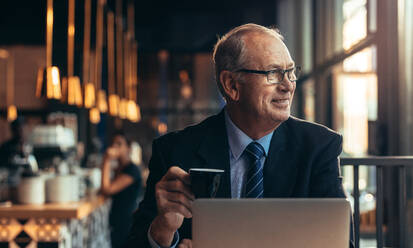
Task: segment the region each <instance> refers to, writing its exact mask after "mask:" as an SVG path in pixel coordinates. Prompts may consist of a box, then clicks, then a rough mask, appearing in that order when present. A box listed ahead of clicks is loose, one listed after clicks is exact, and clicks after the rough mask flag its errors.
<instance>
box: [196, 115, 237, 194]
mask: <svg viewBox="0 0 413 248" xmlns="http://www.w3.org/2000/svg"><path fill="white" fill-rule="evenodd" d="M216 117H217V118H215V120H213V121H212V123H211V125H209V128H207V130H206V132H205V138H204V140H203V141H202V143H201V145H200V147H199V150H198V154H199V156H201V157H202V159H203V160H204V161H205V165H204V168H214V169H221V170H225V172H224V175H223V177H222V178H221V183H220V186H219V189H218V192H217V198H231V180H230V165H229V146H228V138H227V131H226V128H225V119H224V118H225V116H224V111H221V112H220V113H219V114H218V115H217V116H216Z"/></svg>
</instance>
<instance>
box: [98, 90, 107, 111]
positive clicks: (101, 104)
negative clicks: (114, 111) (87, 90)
mask: <svg viewBox="0 0 413 248" xmlns="http://www.w3.org/2000/svg"><path fill="white" fill-rule="evenodd" d="M97 107H98V109H99V111H100V112H101V113H106V112H108V102H107V100H106V92H105V91H104V90H99V91H98V102H97Z"/></svg>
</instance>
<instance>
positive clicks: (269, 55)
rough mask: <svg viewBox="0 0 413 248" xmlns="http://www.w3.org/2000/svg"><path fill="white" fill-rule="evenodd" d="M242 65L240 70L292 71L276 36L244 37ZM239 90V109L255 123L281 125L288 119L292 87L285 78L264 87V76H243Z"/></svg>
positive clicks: (291, 66)
mask: <svg viewBox="0 0 413 248" xmlns="http://www.w3.org/2000/svg"><path fill="white" fill-rule="evenodd" d="M244 41H245V47H246V60H245V61H246V62H245V65H244V66H243V67H244V69H250V70H265V71H268V70H273V69H277V68H279V69H283V70H286V69H290V68H293V67H294V66H295V65H294V61H293V60H292V59H291V56H290V53H289V52H288V49H287V47H286V46H285V45H284V43H283V42H282V41H281V40H280V39H279V38H277V37H274V36H271V35H268V34H261V33H250V34H247V35H246V36H245V37H244ZM241 73H242V74H241V75H240V76H241V80H240V81H242V82H240V84H239V87H240V91H239V100H238V102H237V104H239V107H240V108H241V109H242V110H243V111H244V112H245V114H248V115H250V116H252V117H254V119H256V120H257V121H269V122H270V123H275V124H278V123H281V122H283V121H285V120H287V119H288V118H289V116H290V107H291V102H292V99H293V96H294V91H295V87H296V84H295V82H290V81H289V80H288V79H287V76H286V75H285V77H284V79H283V81H282V82H280V83H278V84H268V82H267V76H266V75H261V74H251V73H243V72H241Z"/></svg>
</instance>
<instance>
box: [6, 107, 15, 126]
mask: <svg viewBox="0 0 413 248" xmlns="http://www.w3.org/2000/svg"><path fill="white" fill-rule="evenodd" d="M16 119H17V108H16V106H15V105H10V106H9V107H7V120H8V121H9V122H12V121H14V120H16Z"/></svg>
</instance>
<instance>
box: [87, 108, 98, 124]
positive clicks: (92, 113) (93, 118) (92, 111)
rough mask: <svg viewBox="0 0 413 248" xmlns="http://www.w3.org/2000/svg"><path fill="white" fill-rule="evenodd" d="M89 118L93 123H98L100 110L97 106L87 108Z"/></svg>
mask: <svg viewBox="0 0 413 248" xmlns="http://www.w3.org/2000/svg"><path fill="white" fill-rule="evenodd" d="M89 120H90V122H91V123H93V124H98V123H99V122H100V112H99V109H98V108H91V109H90V110H89Z"/></svg>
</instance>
